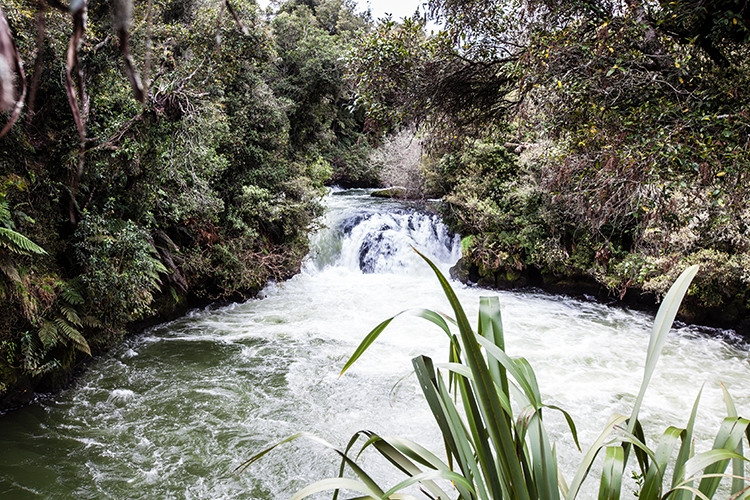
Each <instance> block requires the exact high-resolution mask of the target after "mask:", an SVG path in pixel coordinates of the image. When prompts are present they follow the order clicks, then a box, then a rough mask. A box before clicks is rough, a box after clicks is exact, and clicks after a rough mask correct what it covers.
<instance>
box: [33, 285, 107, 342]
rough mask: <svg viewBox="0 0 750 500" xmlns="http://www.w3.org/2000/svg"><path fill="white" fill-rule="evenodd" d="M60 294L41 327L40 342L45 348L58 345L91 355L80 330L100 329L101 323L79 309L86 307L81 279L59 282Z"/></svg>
mask: <svg viewBox="0 0 750 500" xmlns="http://www.w3.org/2000/svg"><path fill="white" fill-rule="evenodd" d="M58 286H59V287H60V294H59V295H58V300H56V301H55V308H54V311H53V313H52V314H51V315H50V318H49V319H44V320H43V321H42V324H41V326H40V327H39V340H41V342H42V344H43V345H44V346H45V348H50V347H53V346H55V345H57V344H58V343H62V344H64V345H68V343H71V344H72V346H73V347H74V348H75V349H77V350H79V351H81V352H85V353H86V354H88V355H89V356H90V355H91V348H90V347H89V344H88V342H87V341H86V338H85V337H84V336H83V334H81V331H80V329H81V328H83V327H84V326H91V327H100V326H101V324H100V322H99V321H98V320H97V319H96V318H93V317H91V316H81V315H80V314H79V311H78V309H77V308H78V307H80V306H82V305H84V303H85V300H84V298H83V290H82V285H81V280H80V278H76V279H74V280H71V281H60V282H58Z"/></svg>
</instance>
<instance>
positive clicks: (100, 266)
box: [0, 0, 369, 408]
mask: <svg viewBox="0 0 750 500" xmlns="http://www.w3.org/2000/svg"><path fill="white" fill-rule="evenodd" d="M47 4H49V6H48V5H47ZM117 5H119V3H117V2H115V4H112V3H109V2H93V3H92V2H89V5H88V7H89V8H88V23H87V25H86V27H85V31H84V32H83V37H82V39H81V44H80V48H79V49H78V52H77V54H68V47H69V41H70V35H71V15H70V13H69V12H67V10H66V9H58V8H56V7H55V6H53V5H52V2H46V1H43V2H41V3H40V2H33V1H30V0H11V1H10V2H9V3H8V2H6V3H4V4H3V8H2V9H3V12H4V14H5V15H6V16H7V18H8V23H9V27H10V32H11V35H12V36H13V38H14V39H15V43H16V44H17V46H18V52H19V56H20V58H21V60H22V62H23V63H24V65H23V67H24V69H25V71H26V76H27V78H26V86H27V91H28V92H27V96H28V98H27V99H26V107H25V108H24V113H22V115H21V116H20V119H19V120H18V122H17V123H16V124H15V126H14V128H13V129H12V130H11V131H10V132H9V133H8V134H7V135H6V136H4V137H3V138H1V139H0V142H2V144H1V145H0V305H1V306H2V307H0V325H2V326H0V342H6V343H7V345H8V346H15V347H14V348H13V349H12V350H13V355H12V358H13V362H12V363H11V364H9V365H8V366H7V367H5V366H3V370H5V369H6V368H7V377H6V371H3V372H2V373H0V384H5V383H6V382H7V384H6V386H7V387H9V389H8V391H9V392H8V394H7V395H2V397H0V408H3V407H4V406H5V404H6V403H5V402H4V401H5V398H6V396H7V397H8V398H10V399H11V400H12V398H13V395H12V392H13V390H14V389H12V388H11V386H13V387H17V388H19V387H20V389H17V390H19V391H27V393H28V394H31V389H32V387H31V386H33V384H35V383H37V382H38V381H39V380H40V377H46V378H48V379H49V380H52V379H60V380H63V379H66V378H67V377H66V376H64V373H65V370H70V369H71V367H73V366H74V365H75V364H76V362H77V361H76V360H77V359H78V357H79V354H80V353H85V354H88V353H89V352H90V351H94V352H96V351H101V350H102V349H105V348H106V347H107V346H109V345H111V344H112V343H113V342H115V341H117V340H118V339H119V338H120V336H121V333H122V332H124V331H125V329H126V327H127V325H128V323H130V322H132V321H135V320H138V319H142V318H144V317H146V316H148V315H151V314H154V313H155V312H157V309H159V310H164V311H169V312H173V311H174V310H176V309H177V305H176V304H178V303H179V304H180V306H179V307H185V306H186V305H187V304H188V303H189V301H188V300H186V299H188V298H192V297H211V298H217V299H226V298H228V297H232V298H234V297H242V296H244V297H249V296H252V295H253V294H254V293H256V292H257V291H258V290H259V289H260V288H262V287H263V286H264V285H265V283H266V282H267V281H268V280H269V279H283V278H285V277H288V276H290V274H291V273H293V272H294V271H295V270H296V269H298V267H299V264H300V262H301V260H302V258H303V256H304V255H305V253H306V248H307V239H306V237H305V233H306V230H307V228H308V227H309V226H310V225H311V224H312V222H313V220H314V219H315V217H316V216H317V215H318V214H319V213H320V211H321V205H320V195H321V193H322V188H323V185H324V184H325V183H328V182H330V178H331V176H332V175H333V171H334V169H335V170H336V171H337V172H339V174H340V175H341V174H343V175H344V176H346V175H347V174H346V172H347V170H348V169H350V168H351V169H352V171H355V170H357V169H362V168H363V166H364V163H365V159H366V157H367V152H368V151H369V146H368V145H367V141H365V140H364V139H363V136H362V125H363V115H362V113H361V110H359V109H358V108H356V107H354V108H352V107H351V106H350V104H351V103H350V98H349V96H348V87H347V84H346V82H345V80H344V75H343V72H344V59H343V56H344V54H345V52H346V44H347V43H348V42H349V40H351V39H352V37H353V34H354V32H355V31H357V30H359V29H362V28H364V27H365V25H366V21H367V17H366V16H362V15H358V14H356V12H355V8H356V5H355V4H354V3H352V2H349V1H341V0H326V1H323V2H313V3H310V5H304V2H301V3H295V2H289V3H288V5H284V6H283V8H281V9H280V10H279V12H277V13H276V14H274V15H268V16H265V15H261V14H260V12H259V9H258V5H257V4H256V3H255V2H254V1H251V0H232V1H231V2H230V3H226V4H225V3H224V2H194V1H191V0H185V1H183V0H175V1H171V2H155V3H154V2H151V3H149V2H135V3H133V5H132V12H130V14H132V19H127V18H128V15H126V14H128V12H129V11H130V9H125V11H122V10H117V9H115V10H116V12H113V10H112V9H113V8H114V7H117ZM50 6H51V8H50ZM229 6H231V7H229ZM149 9H151V10H150V12H149ZM42 17H43V19H44V23H42V22H41V20H42ZM128 26H129V27H130V31H129V33H128V38H127V44H125V43H124V39H123V38H121V36H122V32H121V31H118V30H119V29H120V28H123V27H124V28H127V27H128ZM40 29H43V32H40ZM125 47H128V48H129V51H130V52H129V55H127V56H126V57H125V64H123V56H124V54H123V53H122V50H123V49H124V48H125ZM69 55H76V56H77V58H78V61H79V62H80V64H79V65H78V67H77V68H75V70H74V71H73V72H72V76H73V79H74V80H75V74H76V73H77V72H78V71H79V70H80V74H81V76H82V79H81V84H79V83H78V82H75V83H74V85H73V87H75V88H73V91H74V92H73V94H75V95H74V97H75V98H76V100H77V101H78V103H79V108H80V111H81V113H80V118H81V119H80V120H78V121H77V122H76V121H75V120H74V119H73V115H72V112H71V106H70V102H69V100H68V97H69V96H68V94H67V93H66V92H67V91H69V90H70V88H66V78H65V77H64V76H63V78H60V75H66V71H67V70H68V69H69V68H67V62H68V58H69ZM128 58H129V59H128ZM123 69H124V71H123ZM136 74H137V75H140V79H141V83H142V87H143V89H144V91H143V92H142V97H143V99H140V98H139V96H138V92H137V87H138V86H137V85H134V83H133V82H134V80H133V76H134V75H136ZM4 82H5V80H4ZM17 83H19V85H20V81H18V82H17ZM68 87H69V86H68ZM134 90H135V92H134ZM134 95H135V96H136V98H137V99H134V98H133V97H134ZM79 125H82V127H80V128H79V127H78V126H79ZM81 129H82V130H83V134H80V132H81ZM42 248H43V249H44V251H46V252H47V253H48V255H45V254H44V253H41V249H42ZM61 283H68V284H70V283H78V285H77V287H79V288H76V290H78V292H77V293H78V295H75V293H73V292H72V291H71V290H70V289H69V288H66V287H65V286H63V285H61ZM162 285H163V286H162ZM93 318H97V319H98V321H97V320H95V319H93ZM22 337H23V338H24V339H26V340H24V341H23V342H22V341H21V339H22ZM3 345H6V344H3ZM21 346H23V349H22V348H21ZM11 372H12V373H13V375H10V374H11ZM59 374H63V376H61V377H60V376H58V375H59ZM24 377H25V378H26V381H27V383H22V379H23V378H24ZM11 379H13V380H16V381H19V382H18V383H16V382H12V383H11ZM14 404H15V403H14Z"/></svg>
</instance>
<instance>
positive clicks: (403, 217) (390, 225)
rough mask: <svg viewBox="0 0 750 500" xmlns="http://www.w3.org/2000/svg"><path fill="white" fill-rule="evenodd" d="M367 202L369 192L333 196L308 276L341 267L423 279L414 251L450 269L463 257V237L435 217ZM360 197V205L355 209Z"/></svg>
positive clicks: (313, 245)
mask: <svg viewBox="0 0 750 500" xmlns="http://www.w3.org/2000/svg"><path fill="white" fill-rule="evenodd" d="M339 197H342V198H344V200H337V199H336V198H339ZM368 197H369V196H368V192H367V191H364V190H363V191H345V192H334V193H333V195H332V197H331V200H330V202H329V207H330V210H329V212H328V215H327V216H326V218H325V222H324V227H323V228H322V229H321V230H319V231H318V232H317V233H316V234H314V235H312V236H311V250H310V256H309V257H308V260H307V270H308V271H310V272H314V271H315V270H322V269H324V268H326V267H330V266H341V267H344V268H347V269H349V270H352V271H354V270H359V271H360V272H362V273H363V274H380V273H394V274H423V273H424V272H426V271H427V270H426V268H425V266H424V265H423V263H422V260H421V259H420V258H419V256H418V255H417V254H416V253H415V252H414V249H416V250H419V251H420V252H421V253H423V254H424V255H426V256H428V257H429V258H430V259H431V260H432V261H433V262H435V263H436V264H437V265H438V266H439V267H441V268H444V269H446V270H447V269H448V268H449V267H450V266H452V265H454V264H455V263H456V262H457V261H458V259H459V258H460V257H461V239H460V237H459V236H458V235H455V234H451V233H450V232H449V231H448V227H447V226H446V225H445V224H444V223H443V222H442V220H441V219H440V217H439V216H437V215H436V214H433V213H428V212H425V211H415V210H409V209H406V208H404V207H403V206H401V205H399V204H396V203H394V202H392V201H390V200H387V201H384V200H380V201H375V200H367V198H368ZM357 198H358V199H360V201H361V203H360V204H356V205H353V204H352V199H357ZM366 201H369V203H367V204H365V203H364V202H366Z"/></svg>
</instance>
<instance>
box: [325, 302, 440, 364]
mask: <svg viewBox="0 0 750 500" xmlns="http://www.w3.org/2000/svg"><path fill="white" fill-rule="evenodd" d="M402 314H411V315H414V316H418V317H420V318H423V319H426V320H427V321H430V322H432V323H434V324H436V325H437V326H438V327H440V329H442V330H443V331H444V332H445V333H446V334H447V335H448V338H451V339H452V336H451V332H450V328H449V327H448V323H446V322H445V319H444V318H443V316H441V315H440V314H438V313H436V312H435V311H430V310H429V309H419V308H415V309H407V310H405V311H401V312H400V313H398V314H396V315H395V316H393V317H391V318H388V319H387V320H385V321H383V322H382V323H380V324H379V325H378V326H376V327H375V328H373V329H372V331H371V332H370V333H368V334H367V336H365V338H364V339H363V340H362V342H360V344H359V346H357V348H356V349H355V350H354V353H353V354H352V355H351V357H350V358H349V360H348V361H347V362H346V364H344V367H343V368H342V369H341V373H340V374H339V376H341V375H343V374H344V373H345V372H346V371H347V370H348V369H349V368H351V366H352V365H353V364H354V363H355V362H356V361H357V360H358V359H359V358H360V357H361V356H362V354H364V353H365V351H366V350H367V349H368V348H369V347H370V346H371V345H372V344H373V342H375V341H376V340H377V339H378V337H379V336H380V334H381V333H383V330H385V329H386V327H388V325H390V324H391V321H393V320H394V319H396V318H397V317H399V316H401V315H402Z"/></svg>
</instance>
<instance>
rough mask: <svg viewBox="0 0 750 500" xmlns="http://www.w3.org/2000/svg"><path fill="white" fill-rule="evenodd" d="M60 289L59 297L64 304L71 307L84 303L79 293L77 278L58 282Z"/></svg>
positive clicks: (79, 287)
mask: <svg viewBox="0 0 750 500" xmlns="http://www.w3.org/2000/svg"><path fill="white" fill-rule="evenodd" d="M58 284H59V285H60V288H61V289H62V290H61V292H60V296H61V297H62V298H63V300H64V301H65V302H67V303H68V304H70V305H72V306H80V305H81V304H83V303H84V302H85V300H84V299H83V293H82V292H81V285H80V280H79V279H78V278H76V279H74V280H70V281H60V282H59V283H58Z"/></svg>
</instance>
